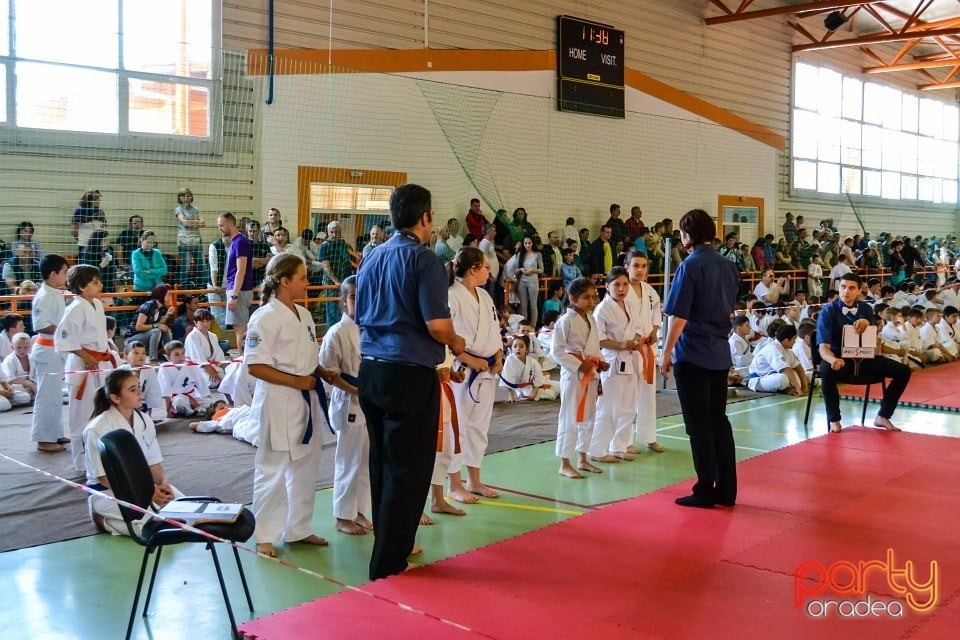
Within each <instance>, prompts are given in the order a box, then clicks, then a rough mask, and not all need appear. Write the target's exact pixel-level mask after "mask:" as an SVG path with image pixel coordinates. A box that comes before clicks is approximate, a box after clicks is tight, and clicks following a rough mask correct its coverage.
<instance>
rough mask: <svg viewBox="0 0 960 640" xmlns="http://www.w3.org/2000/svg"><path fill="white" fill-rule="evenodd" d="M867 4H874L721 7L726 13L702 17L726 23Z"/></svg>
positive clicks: (711, 23)
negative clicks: (735, 10) (762, 7)
mask: <svg viewBox="0 0 960 640" xmlns="http://www.w3.org/2000/svg"><path fill="white" fill-rule="evenodd" d="M711 4H714V5H717V4H718V2H717V1H716V0H711ZM868 4H875V3H874V2H849V1H847V2H834V1H832V0H827V1H825V2H804V3H802V4H792V5H789V6H785V7H773V8H772V9H757V10H754V11H738V12H733V11H730V9H728V8H726V7H723V8H722V9H723V10H724V11H726V12H727V13H726V15H722V16H713V17H711V18H704V20H703V21H704V22H705V23H707V24H708V25H714V24H726V23H728V22H741V21H743V20H755V19H757V18H768V17H771V16H782V15H789V14H794V13H803V12H805V11H828V10H831V9H845V8H846V7H859V6H863V5H868Z"/></svg>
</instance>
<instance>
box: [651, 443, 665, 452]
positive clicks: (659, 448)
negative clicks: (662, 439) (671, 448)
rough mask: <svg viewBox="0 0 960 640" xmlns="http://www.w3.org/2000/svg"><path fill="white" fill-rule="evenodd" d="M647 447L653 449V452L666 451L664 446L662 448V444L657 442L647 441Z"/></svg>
mask: <svg viewBox="0 0 960 640" xmlns="http://www.w3.org/2000/svg"><path fill="white" fill-rule="evenodd" d="M647 449H650V451H653V452H654V453H663V452H664V451H666V448H664V446H663V445H662V444H660V443H659V442H649V443H647Z"/></svg>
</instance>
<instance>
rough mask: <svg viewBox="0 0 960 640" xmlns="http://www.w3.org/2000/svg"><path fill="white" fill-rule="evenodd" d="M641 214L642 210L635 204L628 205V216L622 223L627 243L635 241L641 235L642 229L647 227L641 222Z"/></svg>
mask: <svg viewBox="0 0 960 640" xmlns="http://www.w3.org/2000/svg"><path fill="white" fill-rule="evenodd" d="M642 216H643V211H641V210H640V207H638V206H636V205H634V206H632V207H630V217H629V218H627V221H626V222H625V223H624V225H625V226H626V228H627V243H628V244H633V243H634V242H636V240H637V238H639V237H640V236H641V235H643V230H644V229H646V228H647V225H645V224H643V219H642Z"/></svg>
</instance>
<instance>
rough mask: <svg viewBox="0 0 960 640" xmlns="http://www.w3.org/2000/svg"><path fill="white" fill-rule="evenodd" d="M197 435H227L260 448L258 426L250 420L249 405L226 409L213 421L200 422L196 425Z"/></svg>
mask: <svg viewBox="0 0 960 640" xmlns="http://www.w3.org/2000/svg"><path fill="white" fill-rule="evenodd" d="M197 433H229V434H231V435H232V436H233V437H234V438H235V439H237V440H243V441H244V442H249V443H250V444H252V445H253V446H255V447H258V446H260V429H259V425H258V424H257V423H256V421H254V420H251V419H250V406H249V405H243V406H239V407H234V408H232V409H228V410H227V412H226V413H225V414H223V415H222V416H220V417H219V418H215V419H213V420H201V421H200V422H199V423H197Z"/></svg>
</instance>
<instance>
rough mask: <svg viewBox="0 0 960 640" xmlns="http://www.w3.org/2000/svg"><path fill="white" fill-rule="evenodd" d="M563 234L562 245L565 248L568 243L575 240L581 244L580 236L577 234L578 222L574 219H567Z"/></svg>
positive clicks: (561, 237)
mask: <svg viewBox="0 0 960 640" xmlns="http://www.w3.org/2000/svg"><path fill="white" fill-rule="evenodd" d="M563 225H564V226H563V233H562V234H561V236H560V244H561V246H563V247H564V248H566V247H567V246H568V241H570V240H573V241H575V242H577V243H578V244H579V242H580V234H579V233H578V232H577V226H576V225H577V221H576V220H574V219H573V218H567V221H566V222H564V223H563Z"/></svg>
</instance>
